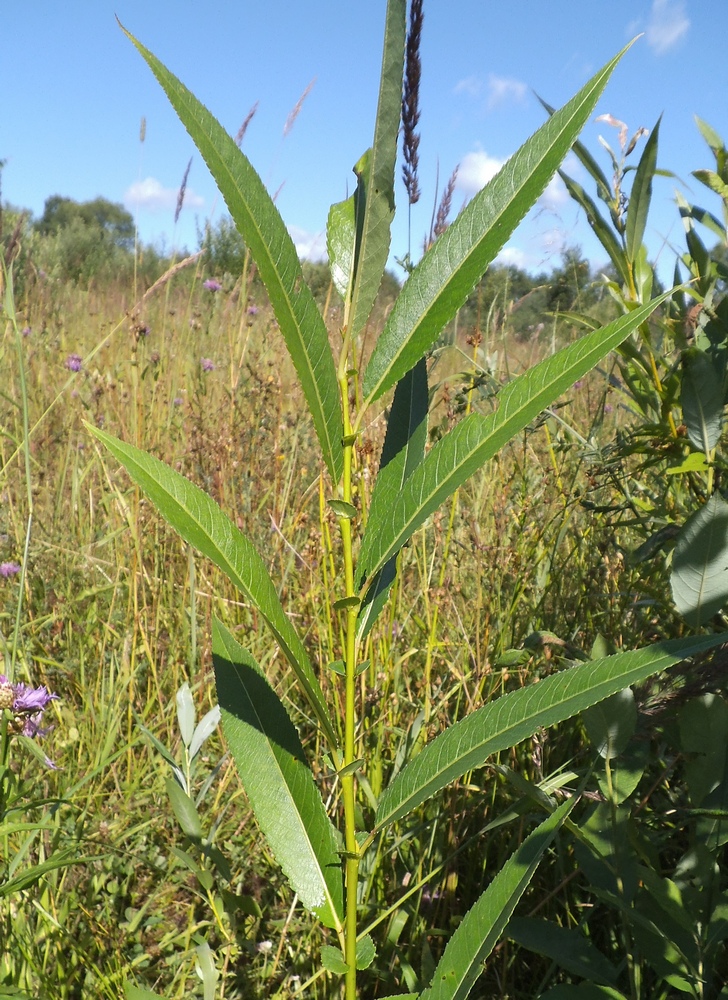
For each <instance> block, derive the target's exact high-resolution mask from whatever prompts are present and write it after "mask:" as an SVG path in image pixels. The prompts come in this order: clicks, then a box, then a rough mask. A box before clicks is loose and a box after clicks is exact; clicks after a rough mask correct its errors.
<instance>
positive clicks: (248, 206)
mask: <svg viewBox="0 0 728 1000" xmlns="http://www.w3.org/2000/svg"><path fill="white" fill-rule="evenodd" d="M122 30H123V31H124V33H125V34H126V35H127V37H128V38H129V39H130V41H131V42H132V43H133V44H134V45H135V46H136V48H137V49H138V51H139V52H140V53H141V55H142V56H143V58H144V59H145V61H146V62H147V64H148V65H149V68H150V69H151V70H152V72H153V73H154V75H155V76H156V78H157V80H158V81H159V83H160V84H161V86H162V88H163V90H164V92H165V93H166V95H167V97H168V98H169V100H170V103H171V104H172V107H173V108H174V110H175V111H176V112H177V114H178V116H179V118H180V121H181V122H182V124H183V125H184V126H185V128H186V129H187V131H188V132H189V134H190V136H191V137H192V140H193V142H194V143H195V145H196V146H197V148H198V149H199V151H200V153H201V155H202V158H203V159H204V161H205V163H206V164H207V166H208V168H209V170H210V173H211V174H212V176H213V177H214V178H215V181H216V183H217V186H218V187H219V189H220V192H221V194H222V196H223V198H224V199H225V203H226V205H227V207H228V211H229V212H230V215H231V216H232V217H233V220H234V221H235V225H236V226H237V228H238V230H239V232H240V234H241V235H242V237H243V239H244V240H245V243H246V245H247V246H248V248H249V249H250V252H251V254H252V256H253V259H254V260H255V263H256V264H257V266H258V271H259V272H260V276H261V278H262V280H263V283H264V284H265V287H266V290H267V292H268V297H269V298H270V302H271V305H272V306H273V310H274V312H275V316H276V319H277V320H278V325H279V326H280V329H281V333H282V334H283V339H284V340H285V342H286V347H287V348H288V351H289V353H290V355H291V359H292V360H293V364H294V366H295V368H296V372H297V374H298V377H299V379H300V381H301V386H302V388H303V393H304V396H305V397H306V402H307V403H308V407H309V410H310V411H311V416H312V417H313V422H314V427H315V428H316V433H317V435H318V439H319V442H320V444H321V450H322V453H323V456H324V461H325V462H326V466H327V468H328V470H329V473H330V475H331V478H332V479H333V481H334V482H335V483H338V482H339V479H340V478H341V473H342V469H343V462H344V459H343V448H342V444H341V439H342V436H343V429H342V427H343V425H342V417H341V401H340V396H339V387H338V383H337V380H336V368H335V366H334V359H333V355H332V353H331V347H330V345H329V337H328V333H327V330H326V326H325V324H324V321H323V318H322V316H321V313H320V312H319V310H318V306H317V305H316V302H315V300H314V298H313V295H312V294H311V291H310V289H309V287H308V285H307V284H306V282H305V281H304V280H303V274H302V272H301V265H300V263H299V260H298V255H297V253H296V248H295V246H294V245H293V240H292V239H291V237H290V234H289V233H288V230H287V229H286V226H285V223H284V222H283V219H282V218H281V216H280V213H279V211H278V209H277V208H276V207H275V205H274V204H273V200H272V198H271V197H270V195H269V194H268V192H267V191H266V189H265V185H264V184H263V182H262V180H261V179H260V177H259V176H258V174H257V173H256V171H255V170H254V169H253V166H252V165H251V163H250V161H249V160H248V158H247V157H246V156H245V154H244V153H243V152H242V151H241V150H240V149H239V148H238V147H237V145H236V144H235V142H234V141H233V139H232V138H231V137H230V136H229V135H228V133H227V132H226V131H225V129H224V128H223V127H222V125H220V123H219V122H218V121H217V120H216V119H215V118H214V117H213V116H212V115H211V114H210V112H209V111H208V110H207V108H205V107H204V105H202V104H201V103H200V102H199V101H198V100H197V98H196V97H195V96H194V94H192V93H191V92H190V91H189V90H188V89H187V88H186V87H185V86H184V84H183V83H182V82H181V81H180V80H178V79H177V77H176V76H174V75H173V74H172V73H170V72H169V70H168V69H166V67H165V66H163V65H162V63H161V62H160V61H159V60H158V59H157V58H156V57H155V56H154V55H152V53H151V52H150V51H149V50H148V49H147V48H145V47H144V46H143V45H142V44H141V42H138V41H137V40H136V38H134V36H133V35H131V34H130V33H129V32H128V31H127V30H126V28H123V29H122Z"/></svg>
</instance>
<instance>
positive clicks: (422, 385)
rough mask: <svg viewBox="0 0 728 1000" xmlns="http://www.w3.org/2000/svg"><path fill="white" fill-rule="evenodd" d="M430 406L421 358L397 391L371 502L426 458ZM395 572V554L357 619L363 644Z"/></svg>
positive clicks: (402, 480) (395, 487)
mask: <svg viewBox="0 0 728 1000" xmlns="http://www.w3.org/2000/svg"><path fill="white" fill-rule="evenodd" d="M428 403H429V398H428V391H427V361H426V360H425V358H420V360H419V361H418V362H417V364H416V365H415V366H414V368H413V369H412V370H411V371H409V372H407V374H406V375H405V376H404V378H402V379H401V380H400V381H399V382H398V383H397V387H396V388H395V390H394V398H393V399H392V408H391V410H390V411H389V419H388V420H387V433H386V434H385V437H384V444H383V445H382V457H381V460H380V465H379V473H378V475H377V479H376V482H375V484H374V490H373V492H372V501H374V500H375V498H376V496H377V494H378V493H379V492H380V491H381V490H384V491H385V492H386V491H390V493H398V492H399V491H400V490H401V489H402V487H403V486H404V484H405V483H406V481H407V479H408V478H409V477H410V475H411V474H412V472H413V471H414V470H415V469H416V468H417V466H418V465H419V464H420V463H421V462H422V460H423V459H424V457H425V444H426V443H427V410H428ZM396 572H397V556H396V554H395V555H394V556H392V557H391V559H390V560H389V561H388V562H387V564H386V565H385V566H383V567H382V569H381V570H380V571H379V572H378V573H377V575H376V577H375V578H374V580H372V583H371V586H370V587H369V589H368V590H367V593H366V596H365V598H364V601H363V603H362V607H361V611H360V612H359V617H358V619H357V639H358V640H359V641H360V642H361V640H362V639H364V638H365V636H366V635H367V633H368V632H369V630H370V629H371V627H372V625H373V624H374V622H375V621H376V619H377V617H378V616H379V613H380V612H381V610H382V608H383V607H384V604H385V602H386V600H387V597H388V595H389V591H390V589H391V587H392V584H393V583H394V579H395V576H396Z"/></svg>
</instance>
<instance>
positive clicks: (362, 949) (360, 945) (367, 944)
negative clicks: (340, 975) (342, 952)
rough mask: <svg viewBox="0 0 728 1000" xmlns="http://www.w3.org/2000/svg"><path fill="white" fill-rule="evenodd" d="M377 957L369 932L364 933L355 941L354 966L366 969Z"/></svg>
mask: <svg viewBox="0 0 728 1000" xmlns="http://www.w3.org/2000/svg"><path fill="white" fill-rule="evenodd" d="M376 957H377V949H376V948H375V947H374V942H373V941H372V939H371V936H370V935H369V934H365V935H364V936H363V937H361V938H359V940H358V941H357V942H356V967H357V969H368V968H369V966H370V965H371V964H372V962H373V961H374V959H375V958H376Z"/></svg>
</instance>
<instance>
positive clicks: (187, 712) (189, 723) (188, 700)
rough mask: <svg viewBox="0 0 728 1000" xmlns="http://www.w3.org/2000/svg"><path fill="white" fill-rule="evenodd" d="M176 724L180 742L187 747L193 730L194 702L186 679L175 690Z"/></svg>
mask: <svg viewBox="0 0 728 1000" xmlns="http://www.w3.org/2000/svg"><path fill="white" fill-rule="evenodd" d="M177 724H178V725H179V731H180V735H181V736H182V742H183V743H184V745H185V746H186V747H188V748H189V745H190V743H191V742H192V735H193V733H194V731H195V703H194V701H193V700H192V692H191V691H190V686H189V684H188V683H187V681H185V683H184V684H183V685H182V687H181V688H180V689H179V691H178V692H177Z"/></svg>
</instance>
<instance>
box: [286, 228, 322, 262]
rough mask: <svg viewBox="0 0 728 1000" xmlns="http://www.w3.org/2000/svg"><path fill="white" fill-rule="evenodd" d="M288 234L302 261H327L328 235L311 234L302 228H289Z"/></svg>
mask: <svg viewBox="0 0 728 1000" xmlns="http://www.w3.org/2000/svg"><path fill="white" fill-rule="evenodd" d="M288 232H289V233H290V234H291V239H292V240H293V243H294V245H295V247H296V253H297V254H298V256H299V258H300V259H301V260H311V261H315V262H318V261H322V260H326V233H324V232H320V233H309V232H308V231H307V230H306V229H301V227H300V226H289V227H288Z"/></svg>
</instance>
